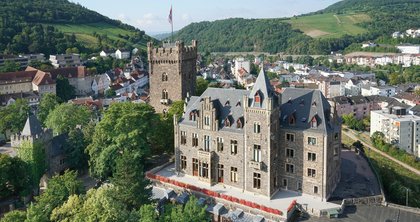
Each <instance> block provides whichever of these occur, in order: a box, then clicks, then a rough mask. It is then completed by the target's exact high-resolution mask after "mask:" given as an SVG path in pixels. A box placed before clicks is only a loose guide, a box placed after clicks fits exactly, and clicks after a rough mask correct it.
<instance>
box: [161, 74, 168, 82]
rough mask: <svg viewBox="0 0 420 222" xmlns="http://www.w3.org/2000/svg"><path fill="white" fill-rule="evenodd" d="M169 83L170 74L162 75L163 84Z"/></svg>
mask: <svg viewBox="0 0 420 222" xmlns="http://www.w3.org/2000/svg"><path fill="white" fill-rule="evenodd" d="M167 81H168V74H167V73H166V72H164V73H163V74H162V82H167Z"/></svg>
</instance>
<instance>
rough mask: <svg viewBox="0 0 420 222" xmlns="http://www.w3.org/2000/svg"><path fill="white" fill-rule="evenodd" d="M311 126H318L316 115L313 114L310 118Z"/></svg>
mask: <svg viewBox="0 0 420 222" xmlns="http://www.w3.org/2000/svg"><path fill="white" fill-rule="evenodd" d="M311 128H318V120H317V119H316V116H314V117H313V118H312V120H311Z"/></svg>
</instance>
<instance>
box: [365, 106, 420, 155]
mask: <svg viewBox="0 0 420 222" xmlns="http://www.w3.org/2000/svg"><path fill="white" fill-rule="evenodd" d="M370 118H371V119H370V135H371V136H372V135H373V134H374V133H375V132H381V133H383V134H384V137H385V138H384V139H385V141H386V142H387V143H391V144H394V145H396V146H398V147H399V148H400V149H403V150H405V151H406V152H408V153H411V154H414V155H415V156H417V157H420V153H419V139H420V131H419V126H420V117H419V116H414V115H410V114H408V113H407V110H406V109H405V108H403V107H397V106H396V107H392V108H389V109H384V110H378V111H372V112H371V114H370Z"/></svg>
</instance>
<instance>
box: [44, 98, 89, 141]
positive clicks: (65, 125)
mask: <svg viewBox="0 0 420 222" xmlns="http://www.w3.org/2000/svg"><path fill="white" fill-rule="evenodd" d="M91 118H92V112H91V111H90V110H89V109H88V108H87V107H85V106H77V105H73V104H70V103H63V104H60V105H58V106H57V107H55V109H54V110H53V111H51V112H50V113H49V114H48V117H47V120H46V121H45V125H46V126H47V127H48V128H50V129H52V130H53V132H54V134H62V133H68V132H70V130H73V129H75V128H76V126H81V127H82V128H83V127H84V126H86V125H88V124H89V122H90V121H91Z"/></svg>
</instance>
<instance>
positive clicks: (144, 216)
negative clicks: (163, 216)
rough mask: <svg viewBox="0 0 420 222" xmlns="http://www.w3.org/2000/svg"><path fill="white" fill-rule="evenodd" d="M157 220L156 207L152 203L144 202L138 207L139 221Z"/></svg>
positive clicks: (150, 221)
mask: <svg viewBox="0 0 420 222" xmlns="http://www.w3.org/2000/svg"><path fill="white" fill-rule="evenodd" d="M156 221H158V214H157V212H156V207H155V206H154V205H152V204H144V205H143V206H141V207H140V220H139V222H156Z"/></svg>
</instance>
